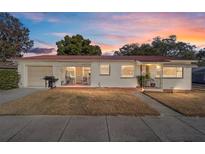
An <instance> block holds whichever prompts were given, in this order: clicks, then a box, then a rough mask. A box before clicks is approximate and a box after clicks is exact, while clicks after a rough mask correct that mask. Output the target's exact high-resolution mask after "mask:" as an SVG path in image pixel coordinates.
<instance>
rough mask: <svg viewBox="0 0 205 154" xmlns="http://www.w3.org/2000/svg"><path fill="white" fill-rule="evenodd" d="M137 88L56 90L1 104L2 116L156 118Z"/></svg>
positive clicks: (154, 111) (156, 113) (155, 112)
mask: <svg viewBox="0 0 205 154" xmlns="http://www.w3.org/2000/svg"><path fill="white" fill-rule="evenodd" d="M135 92H136V89H124V88H123V89H119V88H56V89H49V90H46V91H39V92H36V93H34V94H32V95H29V96H26V97H23V98H20V99H17V100H15V101H11V102H8V103H5V104H2V105H0V114H1V115H135V116H143V115H159V113H158V112H157V111H156V110H154V109H153V108H151V107H149V106H148V105H147V104H145V103H144V102H142V101H141V100H140V99H138V98H137V97H136V96H134V95H133V93H135Z"/></svg>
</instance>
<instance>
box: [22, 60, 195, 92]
mask: <svg viewBox="0 0 205 154" xmlns="http://www.w3.org/2000/svg"><path fill="white" fill-rule="evenodd" d="M100 63H105V64H110V75H109V76H101V75H100ZM128 64H133V65H135V75H134V77H133V78H121V65H128ZM28 65H31V66H53V75H54V76H55V77H56V78H58V79H59V80H58V81H57V83H56V85H57V86H61V80H62V72H63V69H64V68H65V67H67V66H91V87H98V86H99V84H100V86H101V87H136V86H137V79H136V76H137V75H140V66H139V65H136V64H135V62H129V61H127V62H126V61H117V62H114V61H107V62H106V61H104V62H39V61H19V62H18V72H19V74H20V82H19V86H20V87H27V66H28ZM177 66H180V65H177ZM183 73H184V74H183V78H182V79H162V88H163V89H179V90H191V87H192V86H191V85H192V76H191V67H183Z"/></svg>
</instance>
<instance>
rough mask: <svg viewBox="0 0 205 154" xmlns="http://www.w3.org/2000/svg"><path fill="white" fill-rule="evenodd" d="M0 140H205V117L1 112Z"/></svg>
mask: <svg viewBox="0 0 205 154" xmlns="http://www.w3.org/2000/svg"><path fill="white" fill-rule="evenodd" d="M0 141H15V142H16V141H21V142H30V141H39V142H40V141H69V142H70V141H71V142H73V141H94V142H96V141H102V142H103V141H149V142H151V141H205V118H187V117H181V116H180V117H173V116H164V117H132V116H1V117H0Z"/></svg>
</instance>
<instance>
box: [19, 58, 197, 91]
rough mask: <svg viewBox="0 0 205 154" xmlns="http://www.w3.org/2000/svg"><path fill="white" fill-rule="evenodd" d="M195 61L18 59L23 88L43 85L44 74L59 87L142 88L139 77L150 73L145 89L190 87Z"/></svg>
mask: <svg viewBox="0 0 205 154" xmlns="http://www.w3.org/2000/svg"><path fill="white" fill-rule="evenodd" d="M192 62H195V61H193V60H184V59H178V58H173V57H163V56H57V55H43V56H35V57H34V56H33V57H23V58H19V59H17V63H18V72H19V74H20V76H21V80H20V83H19V86H20V87H44V86H45V82H44V80H43V78H44V77H45V76H55V77H56V78H58V81H57V82H56V86H57V87H66V86H90V87H139V85H140V84H139V83H138V80H137V78H136V76H140V75H147V74H149V78H148V79H146V84H145V85H144V87H143V88H144V89H145V90H191V89H192V67H193V66H194V65H193V64H192Z"/></svg>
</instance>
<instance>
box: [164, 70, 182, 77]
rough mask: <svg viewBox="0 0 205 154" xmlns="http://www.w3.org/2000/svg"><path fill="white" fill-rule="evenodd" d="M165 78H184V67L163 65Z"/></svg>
mask: <svg viewBox="0 0 205 154" xmlns="http://www.w3.org/2000/svg"><path fill="white" fill-rule="evenodd" d="M163 77H164V78H182V77H183V69H182V67H163Z"/></svg>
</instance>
